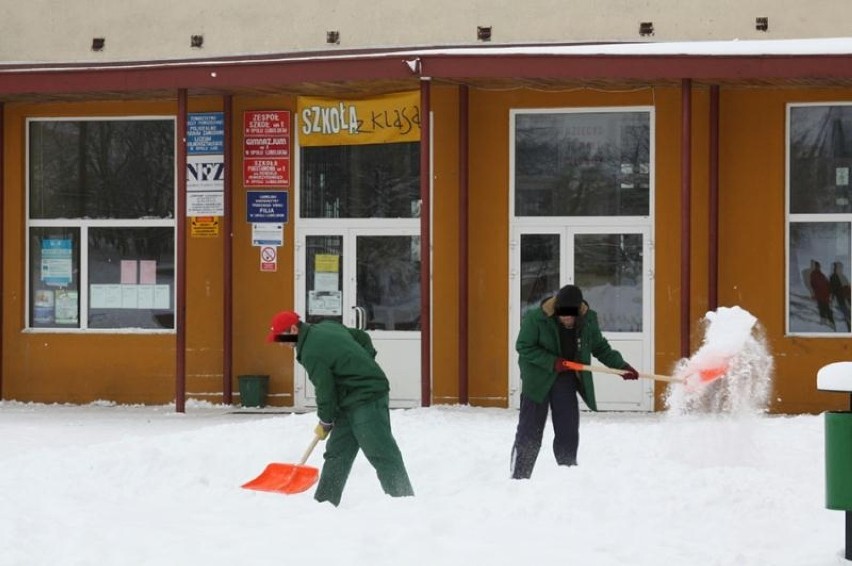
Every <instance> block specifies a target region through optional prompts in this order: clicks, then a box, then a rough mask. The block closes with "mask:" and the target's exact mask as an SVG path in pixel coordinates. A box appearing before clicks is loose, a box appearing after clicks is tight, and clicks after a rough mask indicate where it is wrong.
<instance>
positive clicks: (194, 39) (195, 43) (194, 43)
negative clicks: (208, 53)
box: [189, 35, 204, 49]
mask: <svg viewBox="0 0 852 566" xmlns="http://www.w3.org/2000/svg"><path fill="white" fill-rule="evenodd" d="M189 46H190V47H196V48H199V49H200V48H201V47H204V36H203V35H190V36H189Z"/></svg>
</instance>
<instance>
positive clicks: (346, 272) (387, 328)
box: [296, 228, 421, 407]
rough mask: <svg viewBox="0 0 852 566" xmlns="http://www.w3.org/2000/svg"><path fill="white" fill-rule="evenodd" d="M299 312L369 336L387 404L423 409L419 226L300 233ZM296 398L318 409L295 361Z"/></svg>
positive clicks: (320, 230) (313, 395) (311, 391)
mask: <svg viewBox="0 0 852 566" xmlns="http://www.w3.org/2000/svg"><path fill="white" fill-rule="evenodd" d="M297 265H298V266H300V268H299V271H298V273H297V274H296V275H297V289H296V291H297V309H298V310H299V312H301V313H304V317H305V320H306V321H307V322H319V321H320V320H323V319H332V320H336V321H338V322H341V323H342V324H345V325H347V326H352V327H357V328H361V329H363V330H365V331H367V332H368V333H369V334H370V337H371V339H372V340H373V345H374V346H375V348H376V350H377V352H378V354H377V356H376V359H377V361H378V362H379V364H380V365H381V366H382V369H384V371H385V373H386V374H387V376H388V380H389V381H390V387H391V391H390V397H391V404H392V406H395V407H414V406H419V405H420V391H421V388H420V236H419V235H418V234H417V230H416V229H404V228H394V229H377V228H373V229H371V228H329V229H303V230H301V231H300V234H299V236H298V242H297ZM296 399H297V402H298V403H299V404H300V405H302V406H315V404H316V398H315V394H314V390H313V387H312V385H311V383H310V381H309V380H308V379H307V376H306V374H305V372H304V369H303V368H302V367H301V366H299V365H298V364H297V368H296Z"/></svg>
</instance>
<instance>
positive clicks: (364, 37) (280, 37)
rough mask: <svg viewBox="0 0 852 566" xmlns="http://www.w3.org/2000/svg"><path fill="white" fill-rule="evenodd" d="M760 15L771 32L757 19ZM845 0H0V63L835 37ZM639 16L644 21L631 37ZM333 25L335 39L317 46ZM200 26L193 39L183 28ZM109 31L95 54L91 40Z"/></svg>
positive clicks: (841, 27)
mask: <svg viewBox="0 0 852 566" xmlns="http://www.w3.org/2000/svg"><path fill="white" fill-rule="evenodd" d="M757 17H768V18H769V29H768V31H758V30H756V29H755V18H757ZM847 19H848V3H847V2H845V1H844V0H813V1H812V2H809V3H804V2H795V1H793V0H778V1H774V0H754V1H750V2H739V1H737V0H723V1H712V2H711V1H709V0H700V1H695V2H676V1H667V2H656V3H647V2H640V3H637V2H631V1H628V0H600V1H598V2H577V1H573V2H560V1H557V0H528V1H525V2H515V3H506V2H497V1H495V0H478V1H473V2H464V3H459V2H453V1H451V0H436V1H434V2H425V3H424V2H399V1H398V0H376V1H375V2H372V3H370V4H369V5H367V4H363V3H356V2H349V3H347V2H337V1H334V0H318V1H316V2H292V1H283V2H276V1H272V0H257V1H255V2H224V1H222V0H212V1H211V0H186V1H183V2H170V1H167V0H151V1H146V2H139V1H137V2H130V3H127V2H111V1H109V0H77V1H71V2H55V1H53V0H32V1H30V2H23V3H15V4H13V3H11V2H6V3H5V5H4V6H2V7H0V62H2V63H8V62H72V61H75V62H76V61H101V62H103V61H127V60H149V59H172V58H178V59H183V58H197V57H219V56H224V55H243V54H263V53H281V52H292V51H306V50H308V51H311V50H320V51H331V52H333V51H336V50H340V49H361V48H371V47H398V46H435V45H476V44H477V43H478V40H477V37H476V31H477V26H490V27H492V40H491V44H507V43H508V44H513V43H514V44H517V43H566V42H589V41H685V40H720V39H722V40H728V39H789V38H801V37H842V36H845V35H847V34H848V23H847ZM640 22H651V23H653V29H654V34H653V35H652V36H645V37H643V36H640V34H639V24H640ZM332 30H334V31H339V32H340V43H339V45H334V44H332V45H329V44H328V43H326V32H327V31H332ZM192 35H203V36H204V45H203V47H202V48H200V49H199V48H193V47H191V46H190V36H192ZM95 37H99V38H104V39H105V40H106V44H105V48H104V49H103V50H102V51H99V52H94V51H92V39H93V38H95Z"/></svg>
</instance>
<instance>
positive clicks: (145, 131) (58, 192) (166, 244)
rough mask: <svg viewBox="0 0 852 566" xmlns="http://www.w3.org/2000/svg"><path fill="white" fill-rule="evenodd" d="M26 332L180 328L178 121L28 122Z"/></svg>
mask: <svg viewBox="0 0 852 566" xmlns="http://www.w3.org/2000/svg"><path fill="white" fill-rule="evenodd" d="M27 126H28V129H27V131H28V145H29V152H28V156H27V157H28V162H27V170H28V183H29V184H28V186H29V193H28V211H29V214H28V231H29V239H28V246H29V253H28V261H29V267H28V272H27V273H28V295H29V299H28V300H29V309H28V327H29V328H52V329H123V328H144V329H152V330H155V329H173V328H174V264H175V253H174V250H175V226H176V223H175V218H174V216H175V214H174V211H175V121H174V119H173V118H170V117H169V118H132V119H131V118H123V119H68V120H64V119H63V120H53V119H49V120H48V119H33V120H30V121H29V122H28V125H27Z"/></svg>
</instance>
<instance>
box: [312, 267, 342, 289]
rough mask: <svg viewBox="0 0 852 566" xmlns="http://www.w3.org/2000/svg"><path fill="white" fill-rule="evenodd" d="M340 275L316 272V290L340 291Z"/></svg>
mask: <svg viewBox="0 0 852 566" xmlns="http://www.w3.org/2000/svg"><path fill="white" fill-rule="evenodd" d="M338 282H339V277H338V275H337V273H324V272H317V273H314V290H315V291H338V290H339V289H340V285H338Z"/></svg>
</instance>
